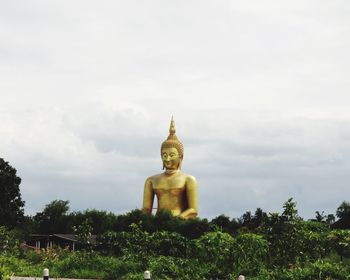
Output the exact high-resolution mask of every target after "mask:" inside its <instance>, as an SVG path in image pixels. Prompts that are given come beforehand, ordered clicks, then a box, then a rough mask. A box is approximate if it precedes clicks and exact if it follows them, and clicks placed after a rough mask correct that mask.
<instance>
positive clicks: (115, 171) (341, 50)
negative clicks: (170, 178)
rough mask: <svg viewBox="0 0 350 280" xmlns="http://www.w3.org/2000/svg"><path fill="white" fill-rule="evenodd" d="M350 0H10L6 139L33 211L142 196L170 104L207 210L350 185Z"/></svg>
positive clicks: (316, 205)
mask: <svg viewBox="0 0 350 280" xmlns="http://www.w3.org/2000/svg"><path fill="white" fill-rule="evenodd" d="M349 9H350V4H349V3H348V2H347V1H333V2H332V3H330V2H328V1H322V4H320V2H319V1H311V2H305V1H294V2H293V3H292V2H287V1H278V2H277V1H253V2H249V3H248V2H244V3H243V2H236V1H223V2H218V1H201V4H200V5H199V4H198V2H197V1H180V2H173V1H151V2H149V1H135V2H121V1H120V2H115V1H107V2H103V3H96V2H90V1H74V2H69V3H68V2H67V3H65V2H62V1H61V2H58V1H57V2H50V3H48V2H46V1H22V2H21V4H18V3H16V4H14V3H10V2H4V3H1V4H0V36H1V38H2V40H1V42H0V60H1V63H0V98H1V102H0V117H1V122H0V133H1V137H0V147H1V155H0V156H1V157H3V158H5V159H6V160H8V161H10V163H11V164H12V165H13V166H15V167H16V168H17V169H18V174H19V175H20V176H21V177H22V179H23V183H22V193H23V196H24V199H25V200H26V210H27V212H28V213H34V212H36V211H39V210H41V209H42V207H43V206H44V205H45V204H46V203H48V202H49V201H50V200H53V199H56V198H61V199H69V200H70V201H71V206H72V208H73V209H74V210H77V209H80V210H82V209H86V208H91V207H96V208H99V209H105V210H111V211H116V212H125V211H129V210H131V209H134V208H135V207H138V206H140V205H141V199H142V188H143V182H144V179H145V178H146V177H147V176H149V175H151V174H154V173H158V172H160V170H161V162H160V158H159V147H160V144H161V142H162V141H163V140H164V139H165V137H166V135H167V130H168V125H169V119H170V116H171V115H172V114H174V115H175V120H176V123H177V128H178V136H179V137H180V139H181V140H182V141H183V142H184V144H185V149H186V150H185V161H184V171H187V172H189V173H191V174H193V175H195V176H196V177H197V179H198V181H199V182H200V186H199V187H200V192H199V194H200V209H201V213H202V215H204V216H208V217H213V216H215V215H218V214H220V213H225V214H228V215H231V216H238V215H240V214H242V213H243V212H244V211H246V210H251V211H254V210H255V209H256V208H257V207H262V208H263V209H264V210H268V211H279V210H280V209H281V205H282V203H283V201H285V200H286V199H288V198H289V197H291V196H293V197H295V198H296V200H297V201H298V206H299V209H300V212H301V214H304V215H305V216H306V217H311V216H312V215H313V212H314V211H316V210H319V211H323V210H324V211H325V212H334V211H335V209H336V207H337V206H338V205H339V204H340V203H341V201H342V200H344V199H346V197H347V196H348V195H349V192H348V191H347V188H346V185H347V182H348V181H349V175H348V172H347V170H348V167H349V155H350V149H349V145H348V140H349V135H350V131H349V129H348V127H349V121H350V114H349V110H348V104H349V102H350V97H349V94H348V91H349V88H350V82H349V79H348V77H349V67H348V65H349V63H350V61H349V60H350V56H349V54H348V49H349V47H350V39H349V38H350V36H349V34H348V33H349V29H348V26H349V24H350V22H349V21H350V19H349V17H348V12H349Z"/></svg>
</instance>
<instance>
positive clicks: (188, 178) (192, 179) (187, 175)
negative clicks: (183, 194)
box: [183, 173, 197, 183]
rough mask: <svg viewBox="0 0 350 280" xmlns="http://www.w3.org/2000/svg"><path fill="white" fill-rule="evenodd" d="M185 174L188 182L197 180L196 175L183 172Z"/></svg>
mask: <svg viewBox="0 0 350 280" xmlns="http://www.w3.org/2000/svg"><path fill="white" fill-rule="evenodd" d="M183 175H184V176H185V178H186V181H187V182H193V183H196V182H197V180H196V178H195V177H194V176H192V175H190V174H186V173H183Z"/></svg>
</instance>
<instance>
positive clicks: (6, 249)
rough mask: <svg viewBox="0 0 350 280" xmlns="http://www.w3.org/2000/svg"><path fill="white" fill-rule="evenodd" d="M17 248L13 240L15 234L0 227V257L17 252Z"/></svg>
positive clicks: (16, 241)
mask: <svg viewBox="0 0 350 280" xmlns="http://www.w3.org/2000/svg"><path fill="white" fill-rule="evenodd" d="M17 246H18V240H17V239H16V238H15V232H14V231H13V230H12V231H9V230H8V229H7V228H6V227H4V226H0V255H1V254H7V253H14V252H17Z"/></svg>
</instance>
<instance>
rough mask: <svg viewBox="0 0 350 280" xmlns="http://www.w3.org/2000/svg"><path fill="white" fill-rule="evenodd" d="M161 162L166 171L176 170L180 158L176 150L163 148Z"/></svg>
mask: <svg viewBox="0 0 350 280" xmlns="http://www.w3.org/2000/svg"><path fill="white" fill-rule="evenodd" d="M162 160H163V164H164V167H165V168H166V169H178V168H179V166H180V162H181V160H182V158H181V157H180V154H179V152H178V151H177V149H176V148H163V149H162Z"/></svg>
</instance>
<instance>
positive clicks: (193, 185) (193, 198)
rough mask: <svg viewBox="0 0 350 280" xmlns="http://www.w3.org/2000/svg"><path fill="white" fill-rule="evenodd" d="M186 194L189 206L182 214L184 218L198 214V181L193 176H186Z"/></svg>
mask: <svg viewBox="0 0 350 280" xmlns="http://www.w3.org/2000/svg"><path fill="white" fill-rule="evenodd" d="M186 195H187V202H188V208H187V209H186V210H185V211H183V212H182V213H181V214H180V217H182V218H184V219H190V218H195V217H197V215H198V205H197V181H196V178H194V177H193V176H188V177H187V178H186Z"/></svg>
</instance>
